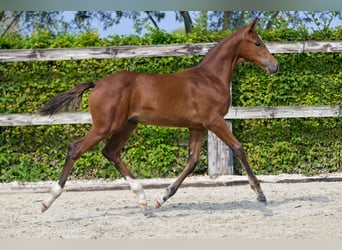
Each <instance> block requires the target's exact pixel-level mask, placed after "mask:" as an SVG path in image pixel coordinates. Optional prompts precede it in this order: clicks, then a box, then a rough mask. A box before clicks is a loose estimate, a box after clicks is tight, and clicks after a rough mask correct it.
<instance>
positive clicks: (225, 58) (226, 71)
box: [198, 32, 241, 84]
mask: <svg viewBox="0 0 342 250" xmlns="http://www.w3.org/2000/svg"><path fill="white" fill-rule="evenodd" d="M240 41H241V36H240V35H239V32H236V33H234V34H232V35H231V36H229V37H227V38H225V39H223V40H222V41H221V42H219V43H218V44H217V45H216V46H215V47H214V48H212V49H211V50H210V51H209V53H208V54H207V55H206V56H205V57H204V58H203V60H202V62H201V63H200V64H199V65H198V67H199V68H200V69H201V70H203V71H204V72H208V73H209V74H214V75H215V76H217V77H219V78H220V79H221V81H223V82H226V83H228V84H229V83H230V81H231V79H232V77H233V72H234V69H235V67H236V65H237V62H238V58H239V55H238V47H239V42H240Z"/></svg>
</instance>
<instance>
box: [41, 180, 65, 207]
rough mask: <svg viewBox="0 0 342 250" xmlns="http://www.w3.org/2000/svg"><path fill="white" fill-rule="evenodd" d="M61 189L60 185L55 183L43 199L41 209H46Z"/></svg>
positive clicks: (59, 193)
mask: <svg viewBox="0 0 342 250" xmlns="http://www.w3.org/2000/svg"><path fill="white" fill-rule="evenodd" d="M62 191H63V189H62V187H61V186H60V185H59V184H58V183H56V184H55V185H54V186H53V187H52V189H51V191H50V196H49V197H48V198H47V199H46V200H44V201H43V207H42V211H43V212H44V211H45V210H47V209H48V208H49V207H50V206H51V204H52V203H53V202H54V201H55V200H56V199H57V198H58V197H59V196H60V195H61V193H62Z"/></svg>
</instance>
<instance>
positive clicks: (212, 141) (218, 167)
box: [208, 121, 234, 177]
mask: <svg viewBox="0 0 342 250" xmlns="http://www.w3.org/2000/svg"><path fill="white" fill-rule="evenodd" d="M226 123H227V126H228V127H229V129H230V130H232V122H231V121H226ZM208 174H209V176H210V177H217V176H219V175H227V174H228V175H232V174H234V171H233V151H232V150H231V149H230V148H229V147H228V146H227V145H226V144H225V143H224V142H223V141H221V139H220V138H218V137H217V136H216V135H215V134H214V133H212V132H210V131H209V132H208Z"/></svg>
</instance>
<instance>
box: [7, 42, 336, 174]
mask: <svg viewBox="0 0 342 250" xmlns="http://www.w3.org/2000/svg"><path fill="white" fill-rule="evenodd" d="M215 45H216V43H198V44H180V45H156V46H116V47H96V48H56V49H15V50H0V62H18V61H54V60H82V59H114V58H132V57H164V56H184V55H205V54H206V53H207V52H208V50H209V49H210V48H212V47H213V46H215ZM266 46H267V47H268V48H269V50H270V52H271V53H308V52H312V53H313V52H323V53H331V52H342V41H299V42H268V43H266ZM341 116H342V105H333V106H296V107H294V106H292V107H231V108H230V110H229V113H228V114H227V115H226V116H225V119H226V120H227V126H229V127H230V128H231V127H232V126H231V123H230V122H228V121H229V120H233V119H257V118H301V117H341ZM84 123H91V117H90V114H89V113H87V112H77V113H62V114H57V115H54V116H40V115H38V114H0V126H22V125H53V124H84ZM208 165H209V166H208V168H209V175H211V176H216V175H220V174H232V173H233V165H232V152H231V151H230V150H229V149H228V147H227V146H226V145H224V144H223V143H222V142H221V141H220V140H219V139H218V138H217V137H216V136H214V135H213V134H212V133H209V135H208ZM227 165H228V166H227Z"/></svg>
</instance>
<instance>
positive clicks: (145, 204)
mask: <svg viewBox="0 0 342 250" xmlns="http://www.w3.org/2000/svg"><path fill="white" fill-rule="evenodd" d="M139 207H140V208H141V209H142V210H143V211H146V210H147V203H139Z"/></svg>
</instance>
